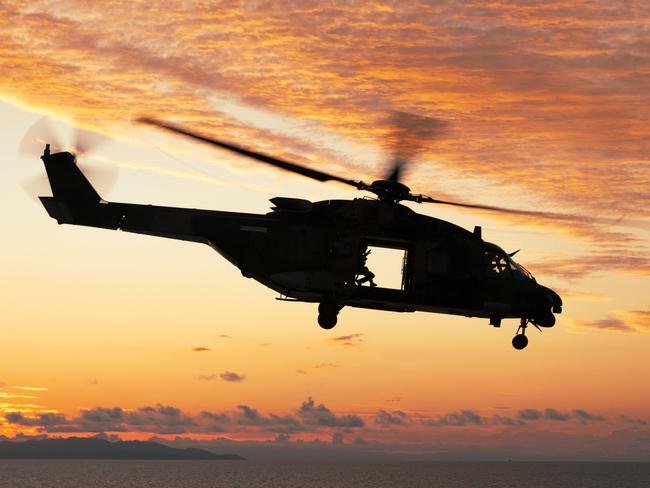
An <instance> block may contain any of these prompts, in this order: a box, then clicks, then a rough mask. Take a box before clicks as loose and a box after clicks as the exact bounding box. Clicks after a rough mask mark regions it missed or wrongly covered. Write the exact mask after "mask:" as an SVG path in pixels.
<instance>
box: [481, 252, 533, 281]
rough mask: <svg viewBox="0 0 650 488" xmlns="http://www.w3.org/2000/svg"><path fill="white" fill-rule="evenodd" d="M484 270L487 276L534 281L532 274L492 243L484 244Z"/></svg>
mask: <svg viewBox="0 0 650 488" xmlns="http://www.w3.org/2000/svg"><path fill="white" fill-rule="evenodd" d="M485 271H486V274H487V275H488V276H492V277H499V278H505V277H507V278H512V277H514V278H515V279H520V280H532V281H535V278H533V275H531V274H530V272H529V271H528V270H527V269H526V268H524V267H523V266H522V265H521V264H519V263H517V262H516V261H515V260H513V259H512V258H511V257H510V256H509V255H507V254H506V253H505V251H504V250H503V249H501V248H500V247H498V246H495V245H494V244H490V243H486V244H485Z"/></svg>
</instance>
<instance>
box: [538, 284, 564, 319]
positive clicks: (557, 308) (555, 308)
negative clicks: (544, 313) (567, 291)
mask: <svg viewBox="0 0 650 488" xmlns="http://www.w3.org/2000/svg"><path fill="white" fill-rule="evenodd" d="M542 288H544V290H545V291H546V293H547V295H548V297H549V299H550V300H551V311H552V312H553V313H562V298H560V295H558V294H557V293H555V292H554V291H553V290H551V289H550V288H547V287H545V286H543V287H542Z"/></svg>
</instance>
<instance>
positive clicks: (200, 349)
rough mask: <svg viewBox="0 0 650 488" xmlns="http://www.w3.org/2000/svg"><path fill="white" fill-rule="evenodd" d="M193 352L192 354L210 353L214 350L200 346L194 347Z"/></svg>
mask: <svg viewBox="0 0 650 488" xmlns="http://www.w3.org/2000/svg"><path fill="white" fill-rule="evenodd" d="M191 350H192V352H209V351H211V350H212V349H210V348H209V347H203V346H198V347H193V348H192V349H191Z"/></svg>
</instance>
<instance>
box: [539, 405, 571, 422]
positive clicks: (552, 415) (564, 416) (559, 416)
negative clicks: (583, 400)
mask: <svg viewBox="0 0 650 488" xmlns="http://www.w3.org/2000/svg"><path fill="white" fill-rule="evenodd" d="M544 418H545V419H548V420H558V421H562V422H563V421H565V420H569V419H570V418H571V414H569V413H564V412H560V411H558V410H555V409H554V408H547V409H546V410H544Z"/></svg>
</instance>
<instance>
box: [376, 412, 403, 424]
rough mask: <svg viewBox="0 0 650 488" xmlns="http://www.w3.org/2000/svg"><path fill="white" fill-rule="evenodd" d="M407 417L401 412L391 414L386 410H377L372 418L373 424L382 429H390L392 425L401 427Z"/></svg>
mask: <svg viewBox="0 0 650 488" xmlns="http://www.w3.org/2000/svg"><path fill="white" fill-rule="evenodd" d="M407 419H408V415H406V414H405V413H404V412H402V411H401V410H395V411H393V412H387V411H386V410H379V411H378V412H377V413H376V414H375V417H374V419H373V420H374V422H375V424H377V425H381V426H382V427H392V426H393V425H403V424H405V423H406V422H407V421H408V420H407Z"/></svg>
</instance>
